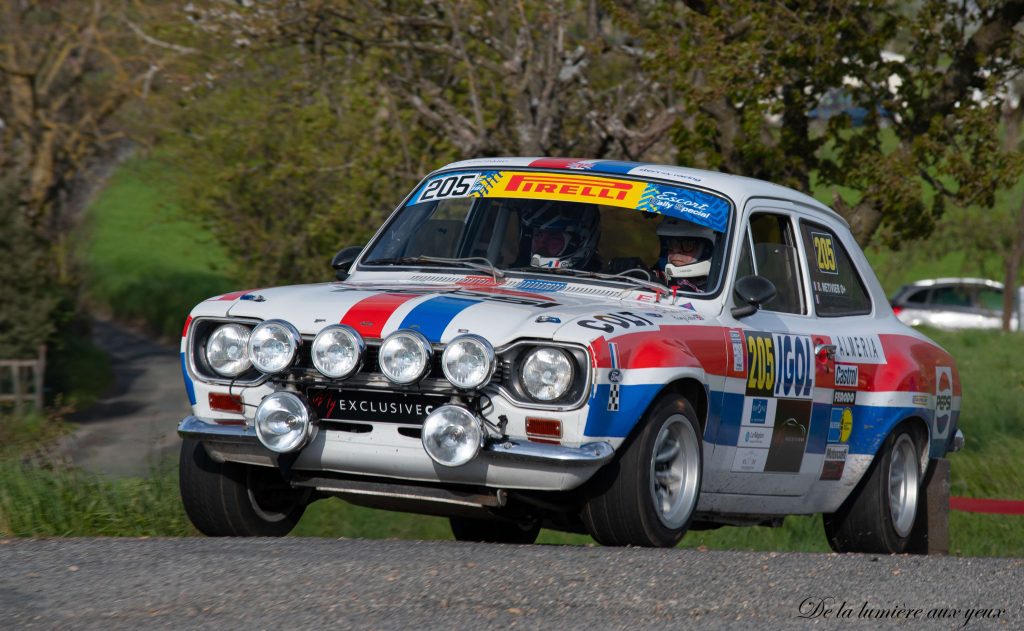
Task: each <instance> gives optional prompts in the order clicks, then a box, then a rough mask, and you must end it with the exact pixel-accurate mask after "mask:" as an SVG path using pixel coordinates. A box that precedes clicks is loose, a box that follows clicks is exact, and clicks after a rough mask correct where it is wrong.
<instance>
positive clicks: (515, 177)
mask: <svg viewBox="0 0 1024 631" xmlns="http://www.w3.org/2000/svg"><path fill="white" fill-rule="evenodd" d="M554 162H557V164H555V163H552V164H551V165H546V164H545V165H544V166H553V167H555V168H565V169H571V172H567V173H543V172H528V171H481V172H476V173H448V174H443V175H439V176H437V177H434V178H431V179H430V180H428V181H427V182H426V183H425V184H424V185H423V187H422V188H421V189H420V190H419V191H418V192H417V193H416V194H415V195H414V196H413V197H412V198H411V199H410V200H409V204H410V205H411V204H418V203H421V202H433V201H437V200H440V199H449V198H455V197H506V198H514V199H553V200H561V201H569V202H585V203H597V204H602V205H606V206H619V207H622V208H631V209H635V210H640V211H643V212H650V213H658V214H664V215H669V216H672V217H678V218H680V219H686V220H688V221H692V222H694V223H696V224H699V225H702V226H706V227H709V228H711V229H713V230H716V231H718V232H725V229H726V227H727V225H728V220H729V210H730V205H729V202H728V201H726V200H725V199H724V198H722V197H718V196H716V195H712V194H710V193H706V192H704V191H697V190H692V189H688V188H678V187H674V186H667V185H662V184H648V183H645V182H637V181H633V180H620V179H616V178H610V177H601V176H594V175H590V174H589V173H586V171H591V170H593V171H597V172H605V173H620V172H622V173H624V172H626V171H630V170H632V169H633V168H634V167H633V165H632V164H628V163H621V164H622V165H624V168H623V169H620V168H619V163H615V162H614V161H597V162H592V161H586V160H580V161H570V162H568V163H563V161H554ZM534 164H537V165H539V164H540V161H537V162H535V163H534Z"/></svg>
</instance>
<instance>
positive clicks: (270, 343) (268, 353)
mask: <svg viewBox="0 0 1024 631" xmlns="http://www.w3.org/2000/svg"><path fill="white" fill-rule="evenodd" d="M300 344H302V338H301V337H299V332H298V331H297V330H295V327H293V326H292V325H291V324H288V323H287V322H285V321H284V320H267V321H266V322H261V323H260V324H258V325H257V326H256V328H255V329H253V330H252V333H250V334H249V359H250V360H251V361H252V365H253V366H256V368H257V369H259V370H260V371H261V372H265V373H277V372H281V371H282V370H285V369H287V368H289V367H291V365H292V362H293V361H294V360H295V355H296V351H298V350H299V345H300Z"/></svg>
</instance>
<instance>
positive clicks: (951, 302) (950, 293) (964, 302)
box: [932, 285, 971, 309]
mask: <svg viewBox="0 0 1024 631" xmlns="http://www.w3.org/2000/svg"><path fill="white" fill-rule="evenodd" d="M932 304H933V305H941V306H943V307H963V308H965V309H966V308H969V307H970V306H971V294H970V292H969V291H967V289H966V288H965V287H960V286H959V285H952V286H946V287H936V288H935V289H932Z"/></svg>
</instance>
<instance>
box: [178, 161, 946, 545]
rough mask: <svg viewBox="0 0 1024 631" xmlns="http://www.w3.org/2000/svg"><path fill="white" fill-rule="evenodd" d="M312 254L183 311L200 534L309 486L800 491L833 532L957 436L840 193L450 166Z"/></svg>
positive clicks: (908, 525) (719, 179)
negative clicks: (369, 229) (312, 263)
mask: <svg viewBox="0 0 1024 631" xmlns="http://www.w3.org/2000/svg"><path fill="white" fill-rule="evenodd" d="M332 265H333V267H334V269H335V270H336V276H337V280H335V281H332V282H326V283H321V284H313V285H301V286H291V287H277V288H272V289H252V290H248V291H240V292H235V293H230V294H225V295H222V296H216V297H214V298H211V299H209V300H206V301H204V302H202V303H200V304H199V305H197V306H196V307H195V309H193V311H192V313H191V315H190V316H189V317H188V320H187V322H186V324H185V327H184V331H183V334H182V340H181V363H182V371H183V373H184V379H185V387H186V390H187V393H188V398H189V402H190V404H191V405H192V415H191V416H189V417H187V418H185V419H184V420H183V421H182V422H181V424H180V426H179V434H180V435H181V436H182V438H183V444H182V450H181V466H180V483H181V494H182V498H183V501H184V505H185V509H186V511H187V513H188V516H189V518H190V519H191V521H192V522H193V524H195V526H196V527H197V528H198V529H199V530H200V531H201V532H203V533H205V534H207V535H230V536H247V535H248V536H268V535H269V536H280V535H284V534H286V533H288V532H289V531H290V530H291V529H292V527H293V526H294V525H295V524H296V522H297V521H298V519H299V518H300V517H301V515H302V513H303V511H304V510H305V508H306V506H307V505H308V504H309V503H310V502H312V501H315V500H319V499H322V498H326V497H331V496H334V497H340V498H343V499H345V500H347V501H349V502H352V503H356V504H360V505H365V506H371V507H378V508H383V509H389V510H399V511H409V512H418V513H424V514H432V515H440V516H445V517H448V518H449V519H450V522H451V527H452V531H453V533H454V536H455V538H456V539H459V540H471V541H492V542H519V543H524V542H526V543H528V542H533V541H534V540H535V539H536V537H537V534H538V531H539V529H540V528H541V527H542V526H544V527H548V528H554V529H560V530H565V531H573V532H584V533H589V534H590V535H591V536H592V537H593V538H594V539H596V540H597V541H598V542H600V543H602V544H605V545H637V546H672V545H674V544H676V543H677V542H678V541H679V540H680V538H681V537H682V536H683V534H684V533H685V532H686V531H687V529H689V528H709V527H718V526H721V525H733V526H744V525H777V524H779V523H781V521H782V518H784V517H785V516H786V515H792V514H813V513H821V514H823V515H824V527H825V531H826V534H827V536H828V540H829V542H830V544H831V546H832V547H833V548H834V549H835V550H837V551H872V552H900V551H902V550H904V549H905V548H906V546H907V544H908V541H910V539H911V534H912V530H914V529H915V528H918V529H920V528H921V523H920V522H921V521H922V520H917V519H916V516H917V513H918V511H919V501H918V500H919V497H920V493H921V489H922V480H923V479H924V476H925V474H926V472H927V470H928V467H929V466H931V464H932V463H933V461H934V460H935V459H938V458H941V457H943V456H944V455H945V454H946V453H947V452H948V451H952V450H956V449H958V448H959V446H960V445H961V444H962V441H963V436H962V434H961V433H960V431H959V430H958V429H957V425H958V421H959V411H960V396H961V392H960V380H959V376H958V373H957V369H956V365H955V363H954V361H953V359H952V357H950V356H949V355H948V354H947V353H946V352H945V351H944V350H943V349H942V348H940V347H939V346H938V345H936V344H935V343H934V342H932V341H931V340H929V339H928V338H927V337H925V336H924V335H922V334H921V333H919V332H917V331H915V330H913V329H910V328H908V327H907V326H905V325H903V324H902V323H900V322H899V321H898V320H897V319H896V318H895V317H894V316H893V312H892V309H891V308H890V306H889V303H888V301H887V300H886V296H885V295H884V294H883V292H882V289H881V287H880V285H879V283H878V281H877V279H876V278H875V275H874V273H873V272H872V270H871V268H870V266H869V265H868V263H867V261H866V260H865V258H864V255H863V253H862V252H861V250H860V249H859V248H858V246H857V244H856V243H855V241H854V240H853V238H852V236H851V233H850V230H849V228H848V225H847V224H846V223H845V221H844V220H843V219H842V218H841V217H840V216H839V215H838V214H836V213H835V212H834V211H832V210H830V209H829V208H827V207H826V206H824V205H822V204H821V203H819V202H817V201H816V200H814V199H813V198H811V197H808V196H806V195H803V194H801V193H798V192H796V191H793V190H790V189H788V188H784V187H781V186H777V185H773V184H770V183H767V182H762V181H758V180H753V179H749V178H743V177H737V176H731V175H725V174H721V173H713V172H708V171H701V170H695V169H688V168H680V167H674V166H660V165H653V164H638V163H630V162H619V161H608V160H570V159H553V158H542V159H531V158H491V159H476V160H468V161H463V162H457V163H454V164H451V165H448V166H446V167H444V168H443V169H440V170H439V171H436V172H434V173H432V174H430V175H428V176H427V177H426V178H425V179H424V180H423V181H422V182H421V183H420V184H419V185H418V186H416V187H415V188H414V189H413V191H412V192H411V193H410V194H409V195H408V196H407V197H406V198H405V199H404V200H403V201H402V202H401V204H400V205H399V206H398V208H397V210H395V212H394V213H393V214H392V215H391V216H390V218H389V219H388V220H387V221H386V222H385V224H384V226H383V227H382V228H381V229H380V230H379V231H378V232H377V233H376V234H375V235H374V236H373V238H372V239H371V240H370V241H369V243H368V244H367V245H366V246H365V247H350V248H345V249H343V250H341V251H340V252H338V254H337V255H336V256H335V258H334V261H333V263H332ZM915 522H917V525H916V526H915ZM915 532H919V530H917V531H915Z"/></svg>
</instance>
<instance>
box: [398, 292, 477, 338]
mask: <svg viewBox="0 0 1024 631" xmlns="http://www.w3.org/2000/svg"><path fill="white" fill-rule="evenodd" d="M480 302H482V301H480V300H473V299H471V298H453V297H451V296H438V297H437V298H431V299H430V300H427V301H426V302H422V303H420V304H418V305H416V307H415V308H414V309H413V310H412V311H410V312H409V315H407V316H405V319H404V320H402V323H401V324H399V325H398V328H400V329H413V330H415V331H419V332H420V333H422V334H423V335H424V336H425V337H426V338H427V339H428V340H429V341H430V342H432V343H437V342H440V341H441V334H442V333H444V330H445V329H446V328H448V325H449V324H451V321H452V320H454V319H455V316H457V315H459V314H460V313H462V311H463V310H464V309H466V308H468V307H472V306H473V305H475V304H479V303H480Z"/></svg>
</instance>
